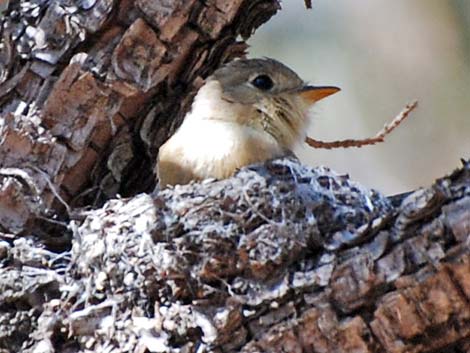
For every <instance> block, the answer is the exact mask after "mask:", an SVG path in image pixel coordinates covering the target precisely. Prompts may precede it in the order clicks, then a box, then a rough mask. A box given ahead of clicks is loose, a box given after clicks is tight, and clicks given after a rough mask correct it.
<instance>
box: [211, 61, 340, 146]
mask: <svg viewBox="0 0 470 353" xmlns="http://www.w3.org/2000/svg"><path fill="white" fill-rule="evenodd" d="M213 80H215V81H217V82H218V84H220V87H221V92H222V93H221V98H222V99H223V100H224V101H225V102H226V103H229V104H232V105H233V107H234V109H237V110H238V111H240V112H243V113H240V114H233V115H226V116H227V117H230V119H236V120H237V122H238V123H240V124H244V125H248V126H250V127H252V128H254V129H257V130H259V131H263V132H265V133H268V134H270V135H271V136H273V137H274V138H275V139H276V141H278V143H279V144H280V145H281V146H282V147H283V148H284V149H286V150H292V148H293V147H294V145H295V144H296V143H297V142H300V141H303V140H304V139H305V136H306V129H307V125H308V117H307V111H308V109H309V107H310V106H311V105H312V104H313V103H315V102H317V101H318V100H320V99H322V98H325V97H327V96H329V95H331V94H333V93H336V92H338V91H339V88H336V87H315V86H308V85H306V84H305V82H304V81H303V80H302V79H301V78H300V77H299V76H298V75H297V74H296V73H295V72H294V71H292V70H291V69H289V68H288V67H286V66H285V65H283V64H281V63H280V62H278V61H275V60H272V59H244V60H237V61H233V62H231V63H230V64H228V65H226V66H224V67H222V68H220V69H218V70H217V71H216V72H215V73H214V74H213V76H211V77H210V78H209V80H208V82H211V81H213Z"/></svg>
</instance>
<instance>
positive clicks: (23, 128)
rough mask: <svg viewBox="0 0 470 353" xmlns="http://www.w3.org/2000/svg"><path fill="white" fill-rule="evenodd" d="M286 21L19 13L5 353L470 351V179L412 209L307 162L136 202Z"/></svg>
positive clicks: (208, 6) (429, 192) (154, 6)
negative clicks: (259, 38) (265, 26)
mask: <svg viewBox="0 0 470 353" xmlns="http://www.w3.org/2000/svg"><path fill="white" fill-rule="evenodd" d="M20 4H21V6H20ZM278 6H279V5H278V3H277V1H274V0H272V1H268V0H264V1H262V0H254V1H242V0H238V1H223V0H221V1H218V0H210V1H204V2H203V1H196V0H178V1H150V0H137V1H135V2H134V1H126V0H124V1H121V2H115V1H111V0H97V1H82V2H71V1H70V2H69V1H60V2H47V1H45V2H29V1H21V2H19V1H13V0H10V1H7V2H4V4H0V11H3V12H4V15H2V18H1V19H0V22H1V23H2V32H1V42H0V43H1V44H0V45H1V51H0V117H1V119H2V120H1V125H0V161H1V162H0V163H1V165H0V352H3V351H5V352H7V351H11V352H18V351H24V352H68V351H73V352H75V351H76V352H82V351H95V352H103V351H108V350H111V349H116V350H117V351H129V352H131V351H132V352H145V351H146V350H148V351H154V352H209V351H210V352H353V351H354V352H470V249H469V243H470V165H469V164H468V163H467V164H464V165H463V166H462V167H461V168H460V169H459V170H457V171H455V172H454V173H453V174H452V175H450V176H449V177H446V178H443V179H441V180H438V181H437V182H436V183H435V184H434V185H433V186H431V187H429V188H428V189H425V190H418V191H416V192H414V193H412V194H411V195H410V196H408V197H406V198H405V199H404V200H402V198H387V197H385V196H383V195H381V194H380V193H378V192H375V191H372V190H368V189H367V188H364V187H362V186H360V185H358V184H356V183H354V182H351V181H350V180H348V178H347V177H344V176H338V175H336V174H334V173H332V172H330V171H329V170H326V169H323V168H317V169H309V168H306V167H304V166H302V165H300V164H299V163H298V162H297V161H295V160H290V159H281V160H276V161H271V162H269V163H266V164H265V165H263V166H252V167H249V168H244V169H243V170H241V171H240V172H239V173H238V174H237V175H236V176H234V177H233V178H231V179H228V180H224V181H219V182H204V183H202V184H190V185H186V186H182V187H176V188H175V189H170V190H165V191H163V192H159V193H155V194H153V195H149V194H140V195H137V194H138V193H139V192H141V191H151V190H152V189H153V186H154V181H153V180H154V178H153V176H152V174H151V170H152V168H153V161H154V160H155V156H156V153H157V150H158V147H159V146H160V145H161V144H162V143H163V142H164V141H165V139H166V138H167V137H168V136H169V135H170V134H171V133H172V132H173V131H174V129H175V128H176V127H177V126H178V124H179V122H180V121H181V118H182V115H183V114H184V112H185V110H186V109H187V108H188V105H189V104H190V102H191V99H192V95H193V93H194V92H195V91H196V89H197V88H198V87H199V86H200V84H201V82H202V80H203V78H204V77H206V76H207V75H208V74H210V73H211V72H212V71H213V70H214V68H216V67H218V66H219V65H220V64H221V63H222V62H224V61H226V60H229V59H231V58H233V57H235V56H239V55H241V54H242V53H243V51H244V50H245V48H246V46H245V44H244V43H243V42H237V37H238V35H241V36H242V37H244V38H245V37H247V36H249V35H250V34H251V32H252V31H253V30H254V29H255V28H256V27H257V26H259V25H260V24H261V23H262V22H264V21H266V20H267V19H268V18H269V17H270V16H271V15H272V14H273V13H275V12H276V10H277V9H278ZM118 193H119V194H122V195H129V196H131V197H130V198H129V199H112V198H114V197H116V195H117V194H118ZM109 199H111V200H110V201H109V202H107V203H106V204H105V205H104V206H103V205H102V204H103V202H104V201H106V200H109ZM78 206H94V207H95V209H94V210H89V211H86V210H84V209H79V208H78Z"/></svg>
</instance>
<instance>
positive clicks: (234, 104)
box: [156, 58, 339, 188]
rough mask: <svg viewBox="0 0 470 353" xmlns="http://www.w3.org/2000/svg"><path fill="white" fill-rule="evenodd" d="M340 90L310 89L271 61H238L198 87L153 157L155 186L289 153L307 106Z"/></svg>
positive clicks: (301, 131) (302, 129)
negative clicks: (177, 124) (179, 122)
mask: <svg viewBox="0 0 470 353" xmlns="http://www.w3.org/2000/svg"><path fill="white" fill-rule="evenodd" d="M338 91H339V88H337V87H327V86H321V87H320V86H309V85H307V84H306V83H305V82H304V81H303V80H302V79H301V78H300V77H299V76H298V75H297V74H296V73H295V72H294V71H292V70H291V69H289V68H288V67H286V66H285V65H283V64H281V63H280V62H278V61H276V60H273V59H267V58H266V59H240V60H236V61H233V62H231V63H229V64H227V65H225V66H223V67H222V68H220V69H218V70H217V71H215V72H214V74H213V75H212V76H210V77H209V78H208V79H207V81H206V83H205V84H204V85H203V86H202V87H201V88H200V90H199V92H198V93H197V95H196V97H195V98H194V102H193V105H192V107H191V110H190V112H189V113H188V114H186V116H185V118H184V121H183V123H182V125H181V126H180V127H179V129H178V130H177V131H176V133H175V134H174V135H173V136H171V137H170V139H169V140H168V141H167V142H165V143H164V144H163V145H162V146H161V147H160V151H159V153H158V162H157V167H156V173H157V176H158V179H159V183H160V187H161V188H164V187H166V186H168V185H176V184H186V183H189V182H190V181H191V180H203V179H206V178H216V179H224V178H227V177H230V176H231V175H232V174H233V173H234V172H235V171H236V170H237V169H239V168H241V167H243V166H245V165H249V164H253V163H260V162H264V161H266V160H269V159H273V158H277V157H281V156H284V155H287V154H292V150H293V148H294V146H295V145H296V144H298V143H302V142H304V141H305V138H306V134H307V126H308V123H309V119H308V109H309V108H310V106H311V105H312V104H314V103H315V102H317V101H319V100H320V99H322V98H325V97H327V96H329V95H331V94H333V93H336V92H338Z"/></svg>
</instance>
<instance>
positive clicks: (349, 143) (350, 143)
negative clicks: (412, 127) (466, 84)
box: [305, 101, 418, 149]
mask: <svg viewBox="0 0 470 353" xmlns="http://www.w3.org/2000/svg"><path fill="white" fill-rule="evenodd" d="M417 106H418V101H414V102H412V103H410V104H408V105H407V106H406V107H405V108H404V109H403V110H402V111H401V112H400V113H399V114H398V115H397V116H396V117H395V118H394V119H393V120H392V121H391V122H390V123H388V124H386V125H385V126H384V127H383V128H382V130H380V131H379V132H378V133H377V134H376V135H375V136H374V137H368V138H365V139H362V140H353V139H347V140H338V141H331V142H325V141H320V140H315V139H312V138H311V137H308V136H307V138H306V139H305V142H307V144H308V145H309V146H310V147H313V148H326V149H332V148H349V147H362V146H367V145H374V144H376V143H379V142H383V141H384V139H385V136H387V135H388V134H390V133H391V132H392V131H393V130H394V129H395V128H396V127H397V126H398V125H400V124H401V122H402V121H403V120H405V119H406V118H407V117H408V115H409V114H410V113H411V112H412V111H413V110H414V109H415V108H416V107H417Z"/></svg>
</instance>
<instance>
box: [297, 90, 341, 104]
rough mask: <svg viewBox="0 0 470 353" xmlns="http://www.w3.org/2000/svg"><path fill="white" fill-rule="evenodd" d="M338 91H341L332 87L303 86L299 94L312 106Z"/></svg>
mask: <svg viewBox="0 0 470 353" xmlns="http://www.w3.org/2000/svg"><path fill="white" fill-rule="evenodd" d="M339 91H341V89H340V88H338V87H334V86H305V87H303V88H302V89H301V90H300V92H299V93H300V96H301V97H302V98H303V99H305V100H306V101H307V102H308V103H309V104H313V103H315V102H318V101H319V100H321V99H323V98H326V97H328V96H331V95H332V94H334V93H336V92H339Z"/></svg>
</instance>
